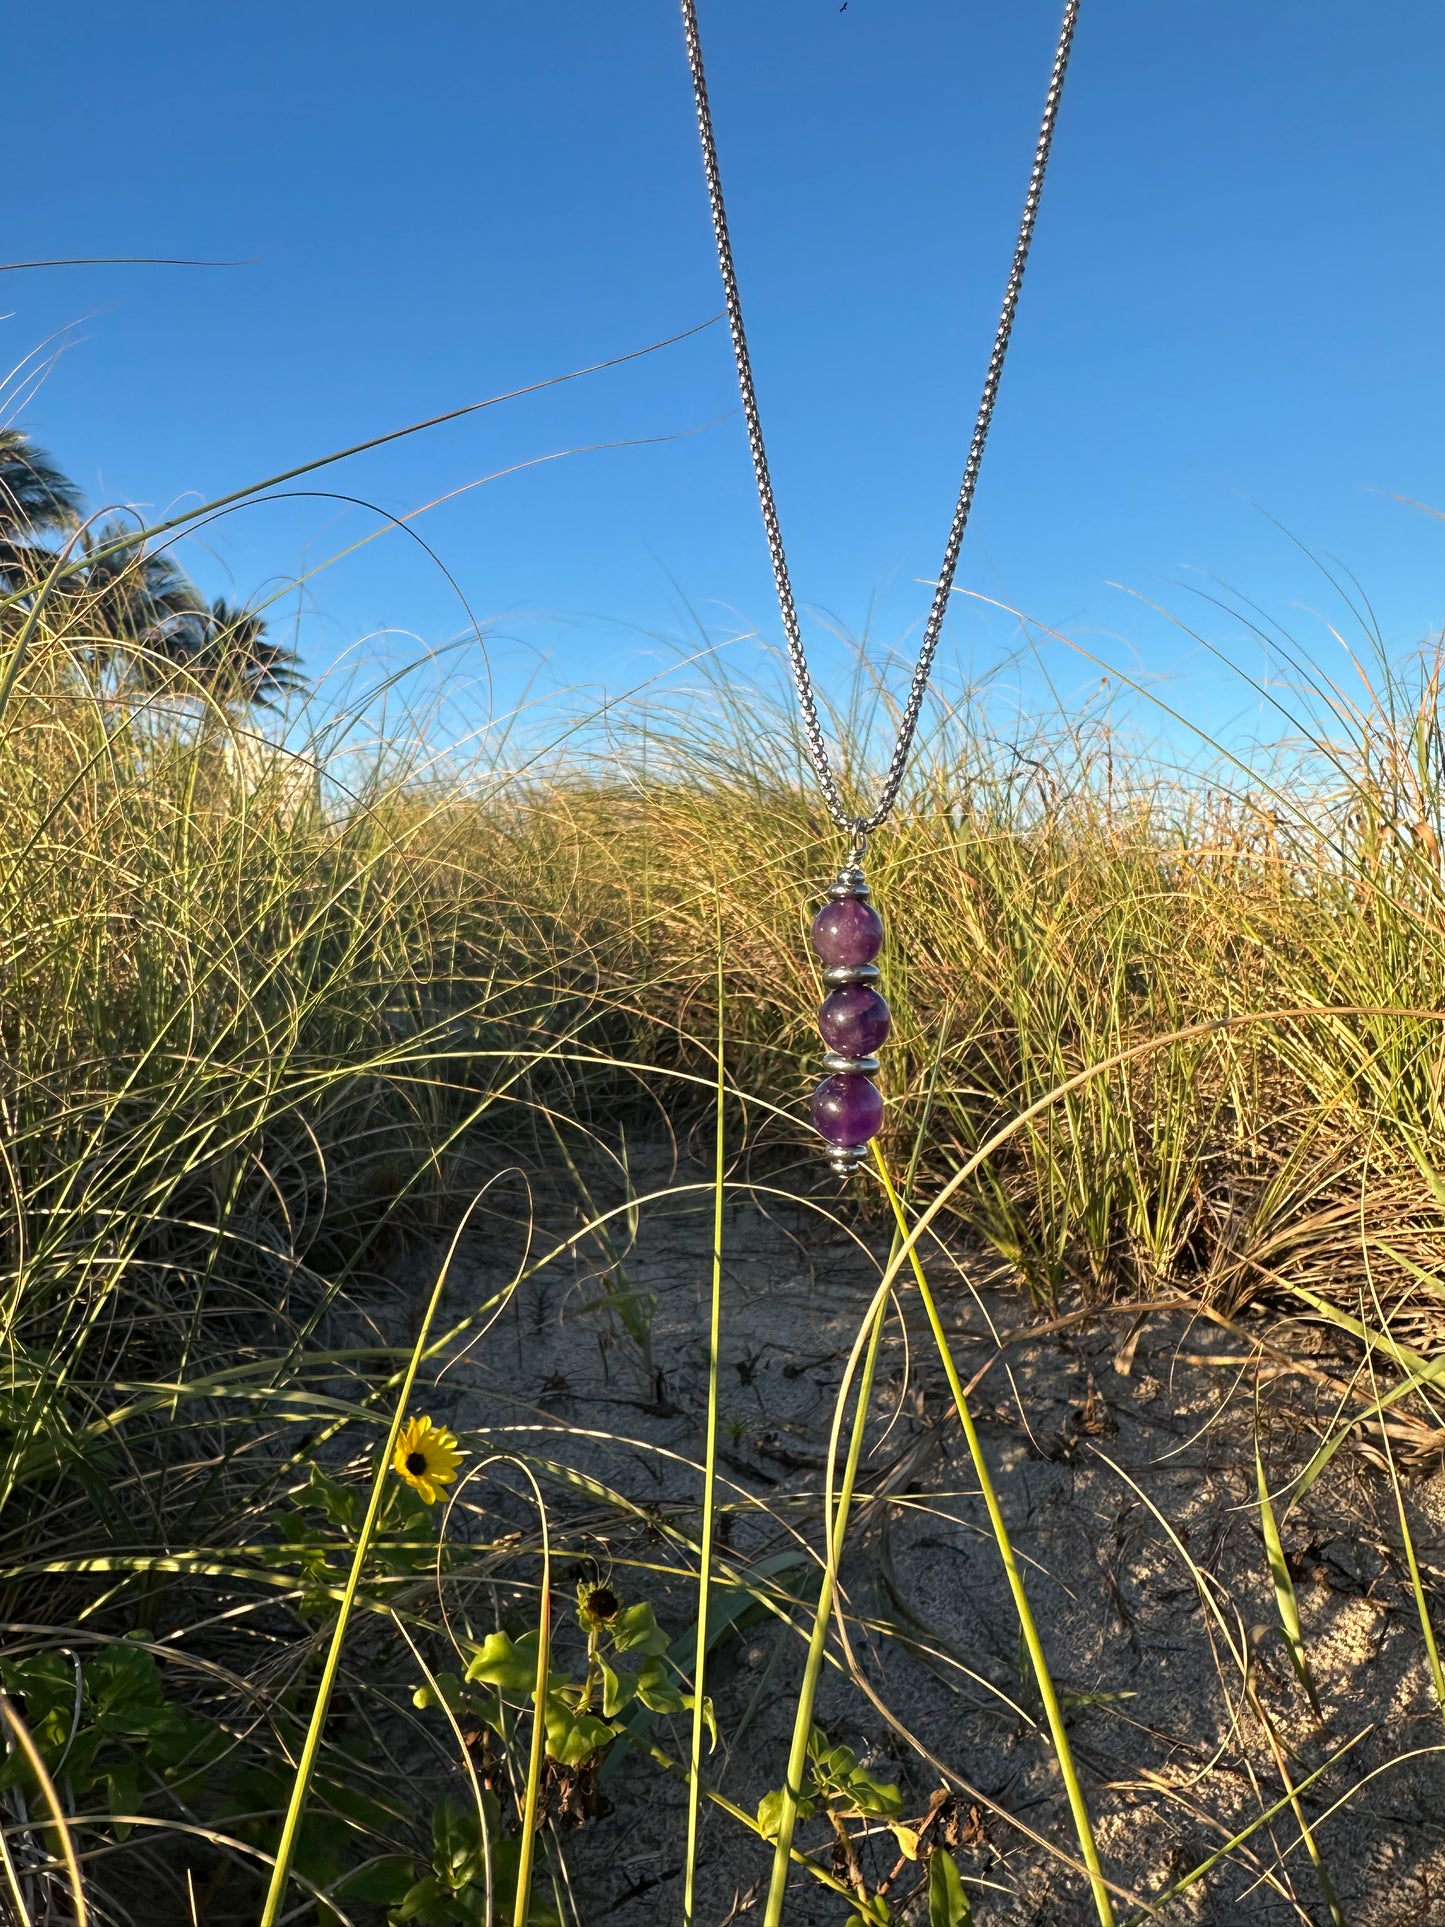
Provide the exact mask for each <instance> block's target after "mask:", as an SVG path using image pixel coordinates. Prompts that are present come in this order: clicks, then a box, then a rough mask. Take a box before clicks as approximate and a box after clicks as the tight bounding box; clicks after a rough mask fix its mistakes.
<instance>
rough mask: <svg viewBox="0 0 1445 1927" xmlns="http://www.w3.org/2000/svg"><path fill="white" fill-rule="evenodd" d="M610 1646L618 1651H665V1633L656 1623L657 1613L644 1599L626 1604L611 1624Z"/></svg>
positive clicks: (655, 1652)
mask: <svg viewBox="0 0 1445 1927" xmlns="http://www.w3.org/2000/svg"><path fill="white" fill-rule="evenodd" d="M612 1646H613V1650H614V1651H615V1652H619V1653H632V1652H643V1653H652V1654H658V1653H665V1652H666V1651H667V1634H666V1633H665V1632H663V1630H662V1628H661V1627H660V1626H659V1625H658V1623H657V1615H656V1613H654V1612H653V1610H652V1607H651V1606H650V1605H649V1604H648V1602H647V1601H646V1600H645V1599H639V1600H638V1601H637V1603H636V1605H634V1606H626V1607H624V1608H623V1610H622V1611H621V1612H620V1613H619V1614H618V1615H617V1618H616V1619H615V1620H614V1621H613V1624H612Z"/></svg>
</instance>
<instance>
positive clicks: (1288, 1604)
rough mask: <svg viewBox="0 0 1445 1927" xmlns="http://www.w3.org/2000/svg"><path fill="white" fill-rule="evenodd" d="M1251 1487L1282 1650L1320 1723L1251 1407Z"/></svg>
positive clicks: (1257, 1412) (1313, 1684) (1317, 1695)
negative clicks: (1256, 1501)
mask: <svg viewBox="0 0 1445 1927" xmlns="http://www.w3.org/2000/svg"><path fill="white" fill-rule="evenodd" d="M1254 1472H1255V1484H1256V1488H1257V1491H1258V1494H1259V1529H1260V1532H1261V1533H1262V1535H1263V1537H1264V1552H1265V1558H1266V1559H1267V1560H1268V1562H1269V1576H1270V1580H1271V1583H1272V1584H1273V1586H1274V1603H1275V1610H1276V1611H1277V1612H1278V1614H1279V1623H1280V1629H1281V1631H1282V1632H1283V1634H1284V1643H1285V1648H1286V1650H1287V1651H1288V1653H1289V1661H1290V1665H1291V1666H1292V1667H1293V1668H1294V1672H1295V1677H1296V1678H1297V1679H1298V1681H1299V1683H1300V1685H1301V1686H1302V1687H1303V1688H1304V1690H1305V1693H1306V1695H1307V1696H1308V1698H1309V1703H1310V1708H1311V1711H1312V1712H1313V1713H1314V1716H1315V1718H1316V1719H1317V1720H1323V1718H1324V1715H1323V1714H1322V1713H1321V1711H1320V1696H1319V1693H1318V1691H1317V1690H1316V1687H1315V1680H1314V1674H1313V1673H1312V1672H1311V1671H1310V1663H1309V1657H1308V1655H1307V1654H1306V1652H1305V1642H1304V1629H1303V1627H1302V1626H1301V1624H1300V1616H1299V1601H1298V1599H1297V1598H1296V1596H1295V1589H1294V1581H1293V1579H1291V1577H1290V1571H1289V1562H1288V1561H1287V1560H1286V1558H1285V1556H1284V1546H1283V1544H1282V1542H1281V1540H1280V1536H1279V1523H1278V1521H1277V1520H1276V1518H1275V1516H1274V1506H1273V1505H1272V1504H1271V1502H1270V1496H1269V1484H1268V1481H1267V1480H1266V1479H1265V1476H1264V1460H1263V1458H1262V1457H1261V1456H1260V1450H1259V1408H1258V1404H1257V1403H1256V1407H1255V1436H1254Z"/></svg>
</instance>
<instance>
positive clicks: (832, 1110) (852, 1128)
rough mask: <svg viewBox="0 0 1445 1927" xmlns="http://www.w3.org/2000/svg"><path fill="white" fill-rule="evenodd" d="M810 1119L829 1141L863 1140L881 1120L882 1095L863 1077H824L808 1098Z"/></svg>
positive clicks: (878, 1126) (841, 1142)
mask: <svg viewBox="0 0 1445 1927" xmlns="http://www.w3.org/2000/svg"><path fill="white" fill-rule="evenodd" d="M809 1103H810V1107H811V1109H812V1113H813V1122H814V1123H815V1124H816V1125H817V1127H818V1129H819V1131H820V1132H821V1133H822V1135H823V1136H824V1137H825V1138H827V1140H828V1142H829V1143H830V1144H866V1143H867V1142H868V1140H869V1138H871V1137H877V1135H878V1131H879V1128H880V1126H881V1125H882V1123H883V1098H882V1096H881V1094H880V1093H879V1090H878V1086H877V1085H876V1084H873V1083H870V1081H869V1080H868V1079H867V1078H866V1077H859V1076H856V1075H854V1074H852V1073H848V1072H845V1073H844V1074H843V1075H842V1076H839V1077H825V1078H824V1079H823V1081H822V1083H821V1084H820V1085H819V1086H818V1088H817V1090H815V1091H814V1093H813V1095H812V1097H811V1099H810V1100H809Z"/></svg>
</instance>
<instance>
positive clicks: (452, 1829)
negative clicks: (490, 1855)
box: [432, 1794, 486, 1893]
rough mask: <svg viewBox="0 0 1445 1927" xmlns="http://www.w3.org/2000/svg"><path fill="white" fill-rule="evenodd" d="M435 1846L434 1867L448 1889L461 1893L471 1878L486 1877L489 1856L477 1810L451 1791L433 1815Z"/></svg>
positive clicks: (441, 1882)
mask: <svg viewBox="0 0 1445 1927" xmlns="http://www.w3.org/2000/svg"><path fill="white" fill-rule="evenodd" d="M432 1847H433V1854H432V1869H433V1871H434V1872H435V1874H436V1877H437V1881H438V1883H439V1885H440V1886H441V1887H442V1889H443V1890H444V1891H446V1892H449V1893H457V1892H458V1891H459V1890H460V1889H461V1888H463V1887H465V1886H466V1884H467V1882H468V1881H470V1880H472V1879H476V1878H481V1877H483V1876H484V1874H485V1869H486V1856H485V1854H484V1852H483V1848H482V1829H481V1826H480V1824H479V1822H478V1820H477V1815H476V1811H475V1809H471V1810H468V1809H467V1808H466V1807H464V1806H461V1805H460V1804H459V1803H458V1802H457V1801H456V1800H453V1799H452V1797H451V1795H450V1794H448V1795H446V1796H445V1797H444V1798H443V1799H441V1800H439V1801H438V1802H437V1805H436V1809H435V1811H434V1812H433V1814H432Z"/></svg>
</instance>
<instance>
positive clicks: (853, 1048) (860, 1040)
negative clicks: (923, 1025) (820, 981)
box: [818, 984, 893, 1057]
mask: <svg viewBox="0 0 1445 1927" xmlns="http://www.w3.org/2000/svg"><path fill="white" fill-rule="evenodd" d="M892 1027H893V1017H892V1014H891V1013H890V1011H889V1009H888V1006H887V1004H886V1003H885V1002H884V1001H883V999H882V998H881V997H880V996H879V995H878V992H877V991H876V990H873V989H871V988H870V987H869V986H868V985H867V984H845V985H844V986H843V988H842V989H841V990H835V991H833V992H832V993H831V994H830V995H829V996H827V997H825V998H824V999H823V1007H822V1009H821V1010H820V1011H819V1012H818V1029H819V1030H820V1031H821V1032H822V1033H823V1042H824V1043H825V1044H826V1045H827V1046H828V1048H829V1049H830V1050H835V1051H839V1052H841V1053H842V1055H843V1056H844V1057H871V1056H872V1055H873V1053H874V1051H876V1050H877V1048H878V1046H879V1045H880V1044H881V1043H882V1042H883V1040H884V1038H885V1037H886V1036H887V1035H888V1033H889V1031H890V1030H891V1029H892Z"/></svg>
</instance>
